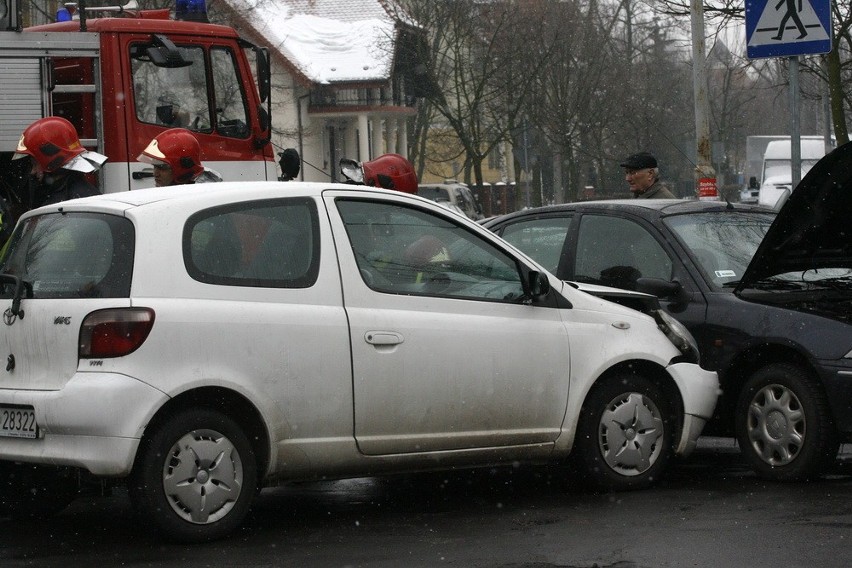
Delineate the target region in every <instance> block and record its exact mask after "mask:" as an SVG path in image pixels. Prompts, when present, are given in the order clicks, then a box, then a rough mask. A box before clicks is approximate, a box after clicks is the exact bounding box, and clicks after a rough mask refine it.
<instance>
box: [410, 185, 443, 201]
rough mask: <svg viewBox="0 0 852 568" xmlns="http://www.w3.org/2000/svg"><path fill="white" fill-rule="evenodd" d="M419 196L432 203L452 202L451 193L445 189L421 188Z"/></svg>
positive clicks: (418, 192) (418, 191)
mask: <svg viewBox="0 0 852 568" xmlns="http://www.w3.org/2000/svg"><path fill="white" fill-rule="evenodd" d="M417 195H419V196H420V197H425V198H426V199H431V200H432V201H450V192H449V191H448V190H447V188H445V187H434V186H421V187H420V188H419V189H418V190H417Z"/></svg>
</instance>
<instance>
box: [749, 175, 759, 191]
mask: <svg viewBox="0 0 852 568" xmlns="http://www.w3.org/2000/svg"><path fill="white" fill-rule="evenodd" d="M759 187H760V185H759V184H758V183H757V178H756V177H755V176H751V177H750V178H748V188H749V189H757V188H759Z"/></svg>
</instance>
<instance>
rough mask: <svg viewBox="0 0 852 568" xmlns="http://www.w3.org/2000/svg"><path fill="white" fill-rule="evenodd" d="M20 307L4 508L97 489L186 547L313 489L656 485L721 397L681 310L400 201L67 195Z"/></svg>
mask: <svg viewBox="0 0 852 568" xmlns="http://www.w3.org/2000/svg"><path fill="white" fill-rule="evenodd" d="M0 290H2V297H3V298H5V300H2V301H3V303H4V304H5V308H4V309H5V312H4V323H5V325H3V326H0V345H2V348H3V349H4V350H5V351H4V354H5V356H6V370H5V372H4V373H0V507H2V508H5V509H6V510H7V511H11V513H12V514H15V515H27V514H40V515H41V514H48V513H50V512H55V511H58V510H60V509H62V508H63V507H64V506H65V505H66V504H67V503H68V502H69V501H70V500H71V499H72V498H73V497H74V488H75V486H74V483H75V482H76V480H77V478H78V474H79V473H80V472H83V473H84V474H86V475H93V476H95V477H96V478H99V479H102V480H104V479H105V480H113V481H115V482H126V483H127V486H128V489H129V493H130V496H131V499H132V500H133V503H134V504H135V506H136V508H137V509H138V510H139V511H141V513H142V514H143V515H144V516H145V517H146V518H147V519H148V520H149V521H150V522H151V525H152V526H156V527H158V528H159V529H160V530H161V531H162V532H163V534H165V535H166V536H167V537H169V538H172V539H176V540H181V541H202V540H210V539H214V538H218V537H221V536H223V535H225V534H227V533H228V532H230V531H231V530H233V529H234V528H235V527H236V526H237V525H239V524H240V523H241V522H242V520H243V518H244V517H245V515H246V514H247V512H248V510H249V507H250V505H251V503H252V500H253V499H254V497H255V495H256V494H257V492H258V489H259V487H261V486H263V485H271V484H274V483H277V482H280V481H287V480H304V479H318V478H319V479H326V478H335V477H340V478H342V477H353V476H364V475H371V476H372V475H380V474H385V473H392V472H399V471H418V470H431V469H442V468H457V467H467V466H476V465H484V464H495V463H513V462H516V461H536V462H539V461H563V460H565V458H568V457H569V455H570V457H571V466H572V467H573V468H574V469H576V470H577V471H579V472H581V473H582V474H583V478H584V479H585V480H586V481H587V482H590V483H592V484H593V485H595V486H597V487H601V488H606V489H611V490H621V489H630V488H641V487H646V486H648V485H650V484H651V483H653V482H655V481H657V480H658V479H659V478H660V476H661V475H662V474H663V473H664V471H665V467H666V464H667V462H668V461H669V460H670V458H671V457H672V456H674V455H680V456H686V455H689V453H690V452H691V451H692V450H693V448H694V447H695V444H696V441H697V438H698V436H699V435H700V433H701V430H702V427H703V426H704V424H705V422H706V420H708V419H709V418H710V416H711V415H712V411H713V408H714V406H715V403H716V399H717V391H718V381H717V377H716V373H714V372H711V371H706V370H703V369H702V368H701V367H700V366H699V365H698V364H697V361H698V359H697V357H698V351H697V347H696V346H695V343H694V339H693V338H692V337H691V336H690V335H689V332H687V331H686V330H685V328H683V327H682V326H681V325H680V324H678V323H677V322H676V321H675V320H674V319H673V318H671V316H668V315H667V314H665V313H664V312H662V311H661V310H654V309H650V310H646V311H649V312H650V313H651V314H652V315H653V317H651V316H649V315H646V314H643V313H640V312H639V311H635V310H633V309H628V308H626V307H623V306H621V305H618V304H615V303H611V302H608V301H604V300H602V299H600V298H598V297H595V296H592V295H589V294H586V293H584V292H581V291H580V290H578V289H576V288H575V287H574V286H571V285H568V284H566V283H564V282H562V281H561V280H559V279H557V278H556V277H554V276H552V275H550V274H548V273H547V272H546V271H544V270H543V269H542V268H541V267H540V266H539V265H538V264H537V263H535V262H534V261H532V260H531V259H530V258H529V257H527V256H525V255H523V254H522V253H520V252H518V251H517V250H516V249H515V248H513V247H511V246H510V245H508V244H507V243H506V242H505V241H503V240H502V239H499V238H498V237H497V236H496V235H494V234H493V233H491V232H489V231H488V230H486V229H484V228H482V227H481V226H479V225H478V224H476V223H475V222H473V221H471V220H469V219H465V218H463V217H461V216H460V215H458V214H456V213H452V212H450V211H447V210H446V209H444V208H442V207H440V206H438V205H437V204H435V203H432V202H430V201H427V200H425V199H422V198H419V197H417V196H413V195H409V194H405V193H402V192H398V191H386V190H381V189H375V188H369V187H363V186H357V187H356V186H352V185H334V184H308V183H298V182H287V183H236V182H232V183H216V184H198V185H193V186H179V187H174V188H160V189H156V190H139V191H133V192H125V193H113V194H107V195H101V196H96V197H91V198H86V199H80V200H73V201H67V202H64V203H61V204H59V205H54V206H48V207H43V208H41V209H37V210H35V211H32V212H29V213H27V214H26V215H25V216H23V217H22V219H21V221H20V222H19V224H18V225H17V227H16V229H15V232H14V233H13V235H12V237H11V240H10V242H9V245H8V247H7V248H6V249H4V251H3V254H2V257H0ZM603 292H605V291H603ZM615 293H616V294H618V293H617V292H615ZM652 308H653V306H652Z"/></svg>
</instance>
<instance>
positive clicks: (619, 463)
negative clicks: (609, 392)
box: [598, 392, 664, 476]
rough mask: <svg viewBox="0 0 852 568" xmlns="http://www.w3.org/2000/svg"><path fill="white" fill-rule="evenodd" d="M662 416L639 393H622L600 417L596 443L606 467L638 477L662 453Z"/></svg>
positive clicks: (647, 399)
mask: <svg viewBox="0 0 852 568" xmlns="http://www.w3.org/2000/svg"><path fill="white" fill-rule="evenodd" d="M663 428H664V426H663V417H662V414H661V413H660V410H659V409H658V408H657V406H656V405H655V404H654V402H653V401H652V400H651V399H650V398H647V397H645V396H643V395H642V394H640V393H636V392H632V393H624V394H622V395H620V396H618V397H616V398H614V399H613V400H612V401H610V403H609V404H608V405H607V409H606V410H605V411H604V413H603V415H602V416H601V423H600V431H599V437H598V443H599V445H600V449H601V454H602V455H603V458H604V461H605V462H606V464H607V465H608V466H609V467H611V468H612V469H613V470H615V471H617V472H618V473H620V474H621V475H627V476H635V475H641V474H642V473H644V472H645V471H647V470H648V468H650V467H651V466H652V465H654V463H655V462H656V461H657V458H659V456H660V453H661V452H662V449H663V448H662V437H663Z"/></svg>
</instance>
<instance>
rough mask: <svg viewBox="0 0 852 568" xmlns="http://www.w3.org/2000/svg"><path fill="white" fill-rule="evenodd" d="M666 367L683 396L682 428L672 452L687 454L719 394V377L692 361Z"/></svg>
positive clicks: (694, 444) (695, 442) (691, 448)
mask: <svg viewBox="0 0 852 568" xmlns="http://www.w3.org/2000/svg"><path fill="white" fill-rule="evenodd" d="M667 371H668V372H669V374H670V375H671V376H672V378H673V379H674V381H675V383H676V384H677V386H678V389H680V394H681V398H682V399H683V413H684V417H683V429H682V430H681V435H680V438H679V439H678V440H677V442H676V444H675V453H676V454H677V455H680V456H688V455H689V454H691V453H692V451H693V450H694V449H695V446H696V444H697V443H698V437H699V436H700V435H701V431H702V430H703V429H704V425H705V424H706V423H707V420H709V419H710V417H711V416H712V415H713V409H715V408H716V400H717V399H718V397H719V378H718V376H717V375H716V373H715V372H714V371H706V370H704V369H702V368H701V367H699V366H698V365H695V364H692V363H676V364H674V365H670V366H669V367H668V368H667Z"/></svg>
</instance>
